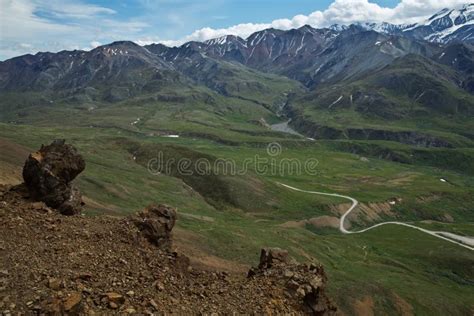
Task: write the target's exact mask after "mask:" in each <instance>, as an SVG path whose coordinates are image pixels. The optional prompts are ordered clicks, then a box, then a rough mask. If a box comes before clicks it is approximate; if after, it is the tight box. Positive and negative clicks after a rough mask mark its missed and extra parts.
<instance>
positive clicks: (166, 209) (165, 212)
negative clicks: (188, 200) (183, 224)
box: [133, 204, 176, 249]
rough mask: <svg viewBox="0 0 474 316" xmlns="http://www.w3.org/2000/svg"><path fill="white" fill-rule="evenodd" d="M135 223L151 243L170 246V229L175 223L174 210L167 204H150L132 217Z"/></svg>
mask: <svg viewBox="0 0 474 316" xmlns="http://www.w3.org/2000/svg"><path fill="white" fill-rule="evenodd" d="M133 221H134V223H135V225H136V226H137V227H138V229H139V230H140V232H141V233H142V234H143V236H144V237H145V238H147V239H148V241H149V242H151V243H152V244H154V245H156V246H159V247H160V248H163V249H168V248H170V247H171V230H172V229H173V227H174V224H175V223H176V210H175V209H174V208H172V207H170V206H168V205H164V204H160V205H150V206H148V207H147V208H146V209H145V210H143V211H142V212H140V213H139V214H138V216H136V217H135V218H134V219H133Z"/></svg>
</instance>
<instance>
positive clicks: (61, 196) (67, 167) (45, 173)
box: [23, 140, 86, 215]
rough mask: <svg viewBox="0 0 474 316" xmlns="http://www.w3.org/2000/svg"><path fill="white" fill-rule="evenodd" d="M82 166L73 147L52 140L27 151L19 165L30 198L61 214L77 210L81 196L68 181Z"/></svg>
mask: <svg viewBox="0 0 474 316" xmlns="http://www.w3.org/2000/svg"><path fill="white" fill-rule="evenodd" d="M85 166H86V165H85V162H84V159H83V158H82V156H81V155H80V154H79V153H78V152H77V150H76V148H74V147H73V146H71V145H67V144H65V141H64V140H56V141H54V142H52V143H51V144H50V145H47V146H41V148H40V150H39V151H37V152H35V153H32V154H30V156H29V157H28V159H27V160H26V162H25V166H24V167H23V179H24V181H25V185H26V187H27V188H28V190H29V192H30V195H31V197H32V198H33V199H35V200H37V201H42V202H44V203H46V205H47V206H49V207H52V208H55V209H57V210H59V212H60V213H61V214H64V215H74V214H78V213H80V212H81V209H82V199H81V194H80V192H79V190H78V189H77V188H75V187H74V186H73V185H72V183H71V182H72V180H74V178H76V177H77V175H79V174H80V173H81V172H82V171H83V170H84V169H85Z"/></svg>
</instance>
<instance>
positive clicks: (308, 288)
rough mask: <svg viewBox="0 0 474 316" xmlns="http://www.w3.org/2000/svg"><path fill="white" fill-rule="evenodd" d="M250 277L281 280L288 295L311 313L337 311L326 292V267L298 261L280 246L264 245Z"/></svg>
mask: <svg viewBox="0 0 474 316" xmlns="http://www.w3.org/2000/svg"><path fill="white" fill-rule="evenodd" d="M248 277H249V278H252V279H256V280H257V282H258V280H259V279H261V278H271V279H272V280H273V281H274V282H277V283H278V282H279V283H281V284H282V285H283V286H284V288H285V290H286V293H287V295H289V296H290V297H292V298H293V300H295V301H300V302H301V303H302V306H303V308H302V310H303V312H304V313H305V314H309V315H334V314H335V313H336V311H337V307H336V306H335V305H334V303H333V302H332V301H331V300H330V299H329V298H328V297H327V296H326V293H325V288H326V282H327V277H326V273H325V272H324V268H323V267H322V266H321V265H316V264H313V263H311V264H298V263H297V262H296V261H295V260H294V259H293V258H291V257H290V256H289V255H288V251H286V250H282V249H279V248H264V249H262V251H261V254H260V263H259V265H258V268H252V269H250V270H249V273H248Z"/></svg>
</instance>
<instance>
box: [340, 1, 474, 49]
mask: <svg viewBox="0 0 474 316" xmlns="http://www.w3.org/2000/svg"><path fill="white" fill-rule="evenodd" d="M359 25H360V26H361V27H364V28H366V29H371V30H374V31H377V32H381V33H386V34H391V35H400V36H407V37H411V38H414V39H419V40H426V41H429V42H434V43H443V44H448V43H454V42H463V43H470V44H474V3H471V4H465V5H463V6H461V7H459V8H457V9H447V8H446V9H443V10H441V11H440V12H438V13H436V14H434V15H433V16H432V17H430V18H429V19H427V20H426V21H422V22H420V23H416V24H412V25H406V24H405V25H393V24H390V23H361V24H359ZM335 27H338V26H335Z"/></svg>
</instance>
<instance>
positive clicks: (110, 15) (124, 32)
mask: <svg viewBox="0 0 474 316" xmlns="http://www.w3.org/2000/svg"><path fill="white" fill-rule="evenodd" d="M115 14H116V12H115V11H114V10H112V9H110V8H106V7H101V6H97V5H91V4H86V3H83V2H81V1H77V0H0V38H1V41H0V60H1V59H5V58H10V57H14V56H18V55H22V54H26V53H31V52H38V51H59V50H63V49H68V50H69V49H77V48H79V47H83V46H86V47H87V46H88V45H90V46H91V47H94V46H97V45H99V44H98V43H106V42H110V41H113V40H122V39H133V38H135V37H137V36H138V34H140V33H141V32H143V30H144V29H145V28H148V27H149V25H148V24H147V23H144V22H142V21H138V20H118V19H116V18H115V17H114V15H115Z"/></svg>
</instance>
